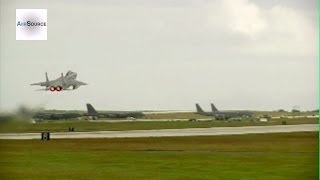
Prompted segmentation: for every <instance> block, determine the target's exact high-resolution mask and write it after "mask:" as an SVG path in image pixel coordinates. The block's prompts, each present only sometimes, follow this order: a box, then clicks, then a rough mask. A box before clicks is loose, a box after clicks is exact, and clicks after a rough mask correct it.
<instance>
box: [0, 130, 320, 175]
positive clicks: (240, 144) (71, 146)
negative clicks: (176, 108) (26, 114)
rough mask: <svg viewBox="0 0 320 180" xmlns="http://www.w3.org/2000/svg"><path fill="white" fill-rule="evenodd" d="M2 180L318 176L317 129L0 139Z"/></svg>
mask: <svg viewBox="0 0 320 180" xmlns="http://www.w3.org/2000/svg"><path fill="white" fill-rule="evenodd" d="M0 147H1V148H0V163H1V165H2V167H1V168H0V179H268V180H269V179H318V133H317V132H309V133H281V134H261V135H238V136H211V137H210V136H209V137H166V138H119V139H74V140H51V141H40V140H0Z"/></svg>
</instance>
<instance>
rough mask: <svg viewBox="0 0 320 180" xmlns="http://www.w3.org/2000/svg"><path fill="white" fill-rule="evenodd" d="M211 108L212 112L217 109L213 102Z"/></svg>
mask: <svg viewBox="0 0 320 180" xmlns="http://www.w3.org/2000/svg"><path fill="white" fill-rule="evenodd" d="M211 110H212V112H217V111H219V110H218V109H217V108H216V106H215V105H214V104H213V103H211Z"/></svg>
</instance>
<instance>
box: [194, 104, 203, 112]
mask: <svg viewBox="0 0 320 180" xmlns="http://www.w3.org/2000/svg"><path fill="white" fill-rule="evenodd" d="M196 108H197V113H203V112H204V111H203V110H202V108H201V107H200V105H199V104H198V103H196Z"/></svg>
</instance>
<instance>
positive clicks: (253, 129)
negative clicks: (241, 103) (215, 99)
mask: <svg viewBox="0 0 320 180" xmlns="http://www.w3.org/2000/svg"><path fill="white" fill-rule="evenodd" d="M318 130H319V129H318V124H302V125H276V126H245V127H213V128H189V129H159V130H130V131H92V132H56V133H50V138H51V139H80V138H130V137H170V136H218V135H237V134H261V133H280V132H310V131H318ZM40 138H41V133H1V134H0V139H21V140H22V139H40Z"/></svg>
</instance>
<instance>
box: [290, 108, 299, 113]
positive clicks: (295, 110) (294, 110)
mask: <svg viewBox="0 0 320 180" xmlns="http://www.w3.org/2000/svg"><path fill="white" fill-rule="evenodd" d="M291 112H293V113H297V112H300V110H298V109H292V111H291Z"/></svg>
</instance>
